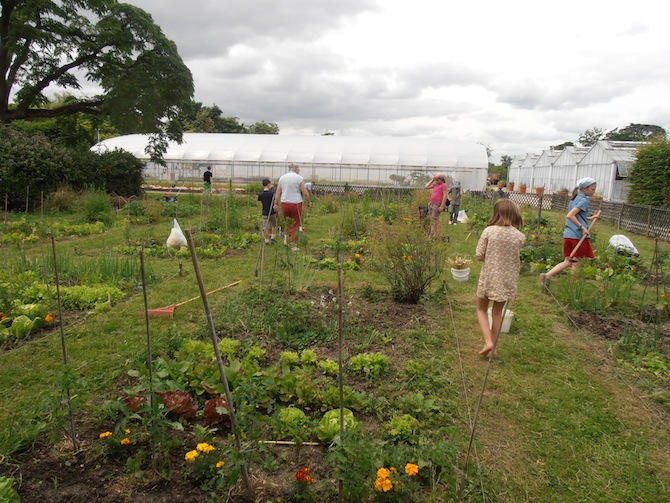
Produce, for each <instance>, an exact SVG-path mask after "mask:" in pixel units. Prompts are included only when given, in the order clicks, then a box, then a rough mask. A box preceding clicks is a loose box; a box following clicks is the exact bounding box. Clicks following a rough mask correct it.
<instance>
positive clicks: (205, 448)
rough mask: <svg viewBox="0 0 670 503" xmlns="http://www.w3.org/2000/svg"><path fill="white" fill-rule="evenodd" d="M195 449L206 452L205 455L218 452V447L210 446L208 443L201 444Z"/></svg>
mask: <svg viewBox="0 0 670 503" xmlns="http://www.w3.org/2000/svg"><path fill="white" fill-rule="evenodd" d="M195 449H196V450H197V451H200V452H204V453H205V454H207V453H210V452H212V451H215V450H216V447H214V446H213V445H209V444H208V443H206V442H203V443H201V444H198V445H196V447H195Z"/></svg>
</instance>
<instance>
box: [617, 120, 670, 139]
mask: <svg viewBox="0 0 670 503" xmlns="http://www.w3.org/2000/svg"><path fill="white" fill-rule="evenodd" d="M666 138H667V133H666V131H665V129H663V128H662V127H661V126H654V125H651V124H633V123H631V124H630V125H628V126H626V127H622V128H616V129H614V130H612V131H610V132H609V133H607V134H606V135H605V137H604V139H605V140H611V141H650V140H665V139H666Z"/></svg>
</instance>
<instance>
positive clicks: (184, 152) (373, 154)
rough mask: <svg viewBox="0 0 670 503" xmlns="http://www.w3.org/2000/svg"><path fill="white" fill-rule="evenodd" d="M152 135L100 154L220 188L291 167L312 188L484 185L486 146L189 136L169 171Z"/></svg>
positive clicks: (156, 174)
mask: <svg viewBox="0 0 670 503" xmlns="http://www.w3.org/2000/svg"><path fill="white" fill-rule="evenodd" d="M147 139H148V137H147V136H146V135H127V136H119V137H116V138H111V139H108V140H104V141H102V142H100V143H98V144H97V145H95V146H94V147H93V150H95V151H112V150H115V149H122V150H125V151H128V152H130V153H132V154H133V155H135V157H137V158H139V159H141V160H143V161H145V162H146V171H145V176H146V177H147V178H151V179H156V180H166V181H169V182H172V183H174V182H177V181H189V180H190V181H193V180H201V179H202V173H203V172H204V171H205V168H206V167H207V166H211V168H212V172H213V175H214V181H215V183H221V182H222V181H228V180H237V181H245V180H258V179H260V178H265V177H268V178H270V179H273V180H276V179H278V178H279V177H280V176H281V175H283V174H284V173H285V172H286V170H287V168H288V164H289V163H295V164H297V165H299V166H300V168H301V175H303V176H304V177H305V179H307V180H310V181H314V182H324V183H325V182H335V183H354V184H370V185H377V184H379V185H396V186H402V185H412V184H414V185H416V184H418V183H425V182H424V180H426V178H428V177H430V176H432V175H433V174H434V173H437V172H443V173H445V174H446V175H447V177H448V178H450V179H451V180H458V181H460V182H461V184H462V186H463V189H464V190H466V191H467V190H482V189H484V188H485V186H486V176H487V170H488V157H487V155H486V148H485V147H484V146H483V145H480V144H476V143H460V142H452V141H446V140H440V139H425V138H407V137H383V136H361V137H353V136H330V135H327V136H288V135H254V134H225V133H186V134H184V141H183V143H181V144H178V143H175V142H170V143H169V145H168V149H167V152H166V153H165V155H164V159H165V162H166V166H161V165H159V164H155V163H152V162H150V161H149V155H148V154H147V153H146V152H145V150H146V146H147Z"/></svg>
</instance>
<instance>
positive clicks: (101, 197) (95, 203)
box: [83, 190, 116, 227]
mask: <svg viewBox="0 0 670 503" xmlns="http://www.w3.org/2000/svg"><path fill="white" fill-rule="evenodd" d="M83 206H84V215H85V219H86V221H87V222H89V223H94V222H102V223H104V224H105V226H107V227H111V225H112V223H114V218H115V216H116V213H115V211H114V207H113V206H112V201H111V200H110V199H109V196H108V195H107V194H106V193H105V192H103V191H101V190H96V191H92V192H87V193H85V194H84V195H83Z"/></svg>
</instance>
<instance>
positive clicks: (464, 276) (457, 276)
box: [451, 267, 470, 281]
mask: <svg viewBox="0 0 670 503" xmlns="http://www.w3.org/2000/svg"><path fill="white" fill-rule="evenodd" d="M451 274H452V275H453V276H454V280H455V281H467V280H468V278H469V277H470V268H469V267H468V268H467V269H452V270H451Z"/></svg>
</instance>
